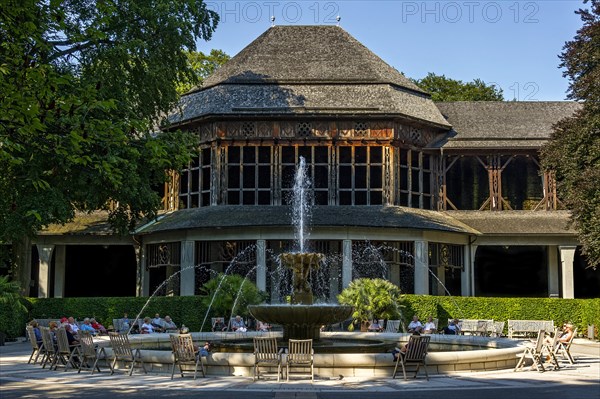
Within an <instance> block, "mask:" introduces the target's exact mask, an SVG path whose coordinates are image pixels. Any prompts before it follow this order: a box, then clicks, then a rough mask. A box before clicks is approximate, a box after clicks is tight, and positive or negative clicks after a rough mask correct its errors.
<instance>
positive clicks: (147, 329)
mask: <svg viewBox="0 0 600 399" xmlns="http://www.w3.org/2000/svg"><path fill="white" fill-rule="evenodd" d="M153 332H154V325H153V324H152V319H150V317H148V316H146V317H144V323H143V324H142V327H141V328H140V334H152V333H153Z"/></svg>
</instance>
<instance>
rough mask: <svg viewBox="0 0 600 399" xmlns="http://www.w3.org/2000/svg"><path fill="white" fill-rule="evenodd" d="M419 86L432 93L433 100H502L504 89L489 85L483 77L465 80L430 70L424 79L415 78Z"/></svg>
mask: <svg viewBox="0 0 600 399" xmlns="http://www.w3.org/2000/svg"><path fill="white" fill-rule="evenodd" d="M413 81H414V82H415V83H416V84H417V86H419V87H420V88H421V89H423V90H425V91H426V92H428V93H430V94H431V99H432V100H433V101H502V100H504V97H503V95H502V89H501V88H499V87H496V86H495V85H487V84H486V83H485V82H484V81H483V80H481V79H474V80H473V81H472V82H467V83H465V82H463V81H462V80H455V79H450V78H447V77H446V76H445V75H436V74H435V73H432V72H429V73H428V74H427V76H425V77H424V78H423V79H414V80H413Z"/></svg>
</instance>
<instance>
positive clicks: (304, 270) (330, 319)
mask: <svg viewBox="0 0 600 399" xmlns="http://www.w3.org/2000/svg"><path fill="white" fill-rule="evenodd" d="M310 186H311V184H310V179H309V178H308V177H307V174H306V164H305V161H304V158H303V157H300V162H299V165H298V169H297V170H296V176H295V178H294V187H293V191H292V193H293V198H292V201H291V203H292V223H293V225H294V227H295V229H296V238H297V240H298V244H299V248H300V252H297V253H284V254H281V256H280V261H281V263H282V264H283V265H285V266H287V267H288V268H290V269H291V270H292V272H293V284H292V296H291V303H292V305H255V306H248V311H249V312H250V314H251V315H252V316H253V317H254V318H255V319H257V320H261V321H264V322H267V323H271V324H280V325H282V326H283V339H284V340H287V339H289V338H293V339H308V338H311V339H313V340H315V341H318V340H320V337H321V335H320V332H321V326H322V325H325V324H332V323H337V322H340V321H343V320H345V319H347V318H348V317H349V316H350V315H351V314H352V307H351V306H342V305H314V304H313V293H312V288H311V285H310V275H311V272H312V270H314V269H317V268H319V265H320V263H321V262H322V261H323V259H324V257H325V255H323V254H319V253H311V252H304V251H305V244H306V240H307V237H308V234H307V230H306V226H307V221H308V220H310V210H311V207H310V206H311V205H312V201H311V200H310V197H309V194H310V192H311V187H310Z"/></svg>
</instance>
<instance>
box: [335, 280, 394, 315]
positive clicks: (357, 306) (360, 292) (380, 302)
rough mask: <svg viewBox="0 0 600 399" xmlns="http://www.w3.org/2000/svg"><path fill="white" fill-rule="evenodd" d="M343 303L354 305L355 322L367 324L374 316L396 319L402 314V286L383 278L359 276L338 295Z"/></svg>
mask: <svg viewBox="0 0 600 399" xmlns="http://www.w3.org/2000/svg"><path fill="white" fill-rule="evenodd" d="M338 301H339V303H340V304H342V305H349V306H352V307H353V309H354V310H353V312H352V318H353V319H354V322H355V323H361V324H363V325H364V324H366V323H367V322H368V321H370V320H373V319H374V318H378V319H396V318H398V317H399V315H400V307H401V306H402V305H400V304H399V303H400V288H398V286H396V285H394V284H393V283H391V282H389V281H387V280H384V279H381V278H376V279H370V278H359V279H357V280H353V281H352V282H351V283H350V285H348V287H346V288H344V290H343V291H342V292H341V294H339V295H338Z"/></svg>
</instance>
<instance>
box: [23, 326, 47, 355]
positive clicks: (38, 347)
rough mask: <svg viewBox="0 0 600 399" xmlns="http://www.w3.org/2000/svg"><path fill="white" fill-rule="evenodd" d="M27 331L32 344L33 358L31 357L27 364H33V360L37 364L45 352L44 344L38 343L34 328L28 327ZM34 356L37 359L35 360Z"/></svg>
mask: <svg viewBox="0 0 600 399" xmlns="http://www.w3.org/2000/svg"><path fill="white" fill-rule="evenodd" d="M38 328H39V327H38ZM26 330H27V338H29V343H30V344H31V356H29V360H28V361H27V364H29V363H31V360H33V364H36V363H37V361H38V358H39V357H40V355H41V354H42V352H43V346H44V344H43V343H38V341H37V337H36V336H35V331H34V330H33V326H27V327H26ZM33 355H35V359H34V358H33Z"/></svg>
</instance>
